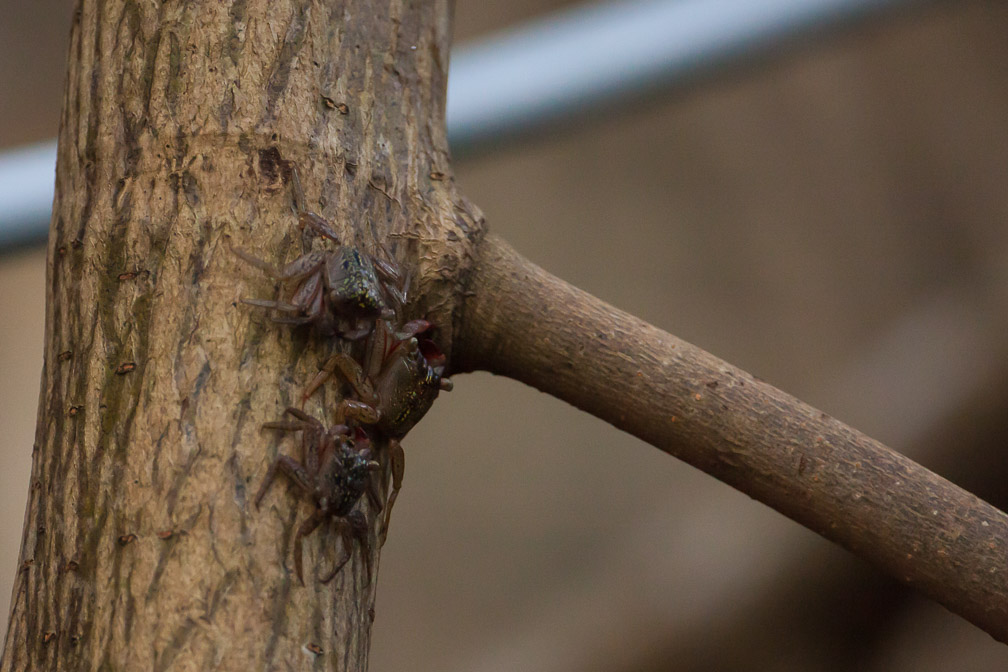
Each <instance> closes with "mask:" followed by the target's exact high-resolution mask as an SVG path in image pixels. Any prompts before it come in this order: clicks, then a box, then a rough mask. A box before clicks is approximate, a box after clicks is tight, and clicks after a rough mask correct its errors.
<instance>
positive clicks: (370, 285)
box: [326, 247, 387, 318]
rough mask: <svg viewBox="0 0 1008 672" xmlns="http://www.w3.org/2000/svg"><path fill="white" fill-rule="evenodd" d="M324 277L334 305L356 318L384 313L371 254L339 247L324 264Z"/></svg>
mask: <svg viewBox="0 0 1008 672" xmlns="http://www.w3.org/2000/svg"><path fill="white" fill-rule="evenodd" d="M326 273H327V275H328V277H327V278H326V280H327V284H328V285H329V292H330V299H331V301H332V303H333V305H334V306H335V307H336V308H338V309H340V310H342V311H345V312H346V313H348V314H350V315H353V316H355V317H359V318H376V317H380V316H382V315H383V314H385V313H386V311H387V307H386V305H385V301H384V300H383V298H382V289H381V284H380V281H379V280H378V274H377V272H376V271H375V266H374V262H373V261H372V260H371V257H369V256H368V255H366V254H364V253H363V252H361V251H360V250H358V249H357V248H356V247H341V248H340V249H339V250H338V251H337V252H335V253H334V254H333V255H332V257H331V258H330V261H329V263H328V264H327V268H326Z"/></svg>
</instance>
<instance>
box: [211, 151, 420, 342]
mask: <svg viewBox="0 0 1008 672" xmlns="http://www.w3.org/2000/svg"><path fill="white" fill-rule="evenodd" d="M290 170H291V173H290V174H291V185H292V190H293V193H294V206H295V209H296V210H297V212H298V224H299V227H300V228H301V230H304V229H306V228H307V229H308V230H309V231H311V232H313V233H315V234H317V235H321V236H322V237H323V238H328V239H329V240H332V241H334V242H336V243H337V244H338V247H337V248H336V249H335V250H315V251H312V252H308V253H306V254H303V255H301V256H300V257H298V258H297V259H295V260H294V261H291V262H290V263H288V264H286V265H285V266H283V268H277V267H275V266H274V265H273V264H271V263H269V262H268V261H265V260H263V259H260V258H259V257H257V256H255V255H254V254H251V253H250V252H247V251H245V250H243V249H241V248H239V247H232V248H231V251H232V252H233V253H234V254H235V255H236V256H237V257H239V258H240V259H242V260H243V261H245V262H246V263H248V264H250V265H251V266H255V267H256V268H258V269H259V270H261V271H262V272H264V273H265V274H266V275H268V276H270V277H271V278H273V279H274V280H276V281H278V282H279V283H280V284H281V285H284V286H285V287H287V288H288V291H287V293H286V298H280V299H256V298H246V299H242V302H243V303H246V304H248V305H251V306H256V307H259V308H266V309H268V310H273V311H275V313H276V314H275V315H274V316H273V320H274V321H275V322H280V323H284V324H294V325H301V324H311V325H314V326H315V328H316V329H317V330H318V331H319V333H320V334H322V335H323V336H340V337H342V338H345V339H348V340H358V339H361V338H364V337H365V336H367V335H368V334H369V333H371V331H372V329H373V327H374V324H375V322H376V321H377V320H379V319H392V318H393V317H394V316H395V313H396V307H397V306H400V305H402V304H403V303H405V300H406V299H405V293H406V285H407V284H408V280H404V279H403V277H402V274H401V273H400V271H399V268H398V266H397V265H396V264H395V263H394V262H392V261H390V260H384V259H379V258H376V257H372V256H370V255H368V254H366V253H364V252H362V251H361V250H359V249H358V248H356V247H354V246H351V245H343V244H342V243H341V241H340V239H339V236H338V235H337V234H336V232H335V231H334V230H333V228H332V227H331V226H330V225H329V223H328V222H327V221H326V220H325V219H324V218H323V217H321V216H320V215H318V214H316V213H314V212H310V211H309V210H308V208H307V204H306V201H305V196H304V192H303V190H302V189H301V180H300V178H299V177H298V173H297V170H296V169H295V168H294V167H293V166H291V169H290ZM386 256H388V254H387V251H386Z"/></svg>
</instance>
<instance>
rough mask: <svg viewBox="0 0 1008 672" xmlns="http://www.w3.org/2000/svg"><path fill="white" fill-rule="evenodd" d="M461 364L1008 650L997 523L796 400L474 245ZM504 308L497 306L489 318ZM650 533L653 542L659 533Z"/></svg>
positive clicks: (1005, 534) (504, 248)
mask: <svg viewBox="0 0 1008 672" xmlns="http://www.w3.org/2000/svg"><path fill="white" fill-rule="evenodd" d="M475 269H476V272H475V273H474V275H473V284H474V286H475V287H477V288H478V291H476V292H475V293H473V294H472V295H471V296H470V297H469V299H468V303H467V306H466V309H465V319H464V322H463V324H464V328H463V329H462V331H461V333H460V334H459V341H458V343H456V363H457V366H458V367H459V368H460V369H461V370H471V369H476V368H479V369H485V370H489V371H492V372H494V373H498V374H502V375H506V376H508V377H511V378H515V379H517V380H521V381H523V382H525V383H528V384H529V385H532V386H533V387H536V388H538V389H540V390H543V391H545V392H548V393H549V394H552V395H554V396H557V397H559V398H561V399H564V400H565V401H567V402H569V403H571V404H573V405H574V406H577V407H578V408H581V409H583V410H585V411H588V412H589V413H591V414H593V415H595V416H597V417H600V418H603V419H604V420H607V421H608V422H610V423H612V424H613V425H615V426H616V427H619V428H620V429H623V430H625V431H627V432H629V433H631V434H633V435H635V436H637V437H639V438H641V439H643V440H644V441H647V442H648V443H650V444H652V445H654V446H656V447H658V448H660V449H661V450H663V451H665V452H667V453H670V454H671V455H674V456H676V457H678V458H680V459H682V460H685V461H686V462H689V463H690V464H692V465H693V466H695V467H698V468H699V469H702V470H703V471H705V472H707V473H709V474H711V475H712V476H714V477H716V478H718V479H719V480H722V481H724V482H725V483H728V484H729V485H731V486H733V487H735V488H737V489H739V490H741V491H742V492H745V493H746V494H748V495H749V496H751V497H753V498H755V499H758V500H759V501H761V502H763V503H765V504H767V505H769V506H771V507H773V508H774V509H776V510H778V511H780V512H781V513H783V514H784V515H786V516H788V517H790V518H792V519H794V520H796V521H798V522H799V523H801V524H802V525H804V526H806V527H808V528H810V529H812V530H814V531H815V532H818V533H819V534H821V535H823V536H824V537H826V538H827V539H830V540H832V541H835V542H837V543H839V544H840V545H842V546H844V547H845V548H847V549H849V550H851V551H853V552H854V553H856V554H857V555H859V556H861V557H863V558H865V559H867V560H869V561H871V562H873V563H874V564H876V565H878V566H879V567H881V568H882V569H883V570H885V571H886V572H887V573H889V574H890V575H891V576H893V577H894V578H896V579H898V580H900V581H902V582H903V583H906V584H908V585H910V586H913V587H914V588H916V589H917V590H920V591H921V592H923V593H924V594H926V595H928V596H930V597H932V598H934V599H936V600H937V601H939V602H941V603H942V604H944V605H945V606H946V607H948V608H949V609H950V610H952V611H954V612H956V613H958V614H959V615H961V616H963V617H965V618H966V619H968V620H969V621H971V622H973V623H974V624H975V625H978V626H979V627H981V628H983V629H985V630H986V631H987V632H989V633H990V634H991V635H993V636H994V637H995V638H997V639H999V640H1000V641H1002V642H1008V563H1006V562H1005V559H1006V558H1008V516H1006V515H1005V514H1004V513H1002V512H1001V511H999V510H998V509H996V508H994V507H993V506H991V505H989V504H987V503H986V502H984V501H982V500H980V499H979V498H977V497H976V496H974V495H972V494H970V493H968V492H966V491H964V490H962V489H961V488H959V487H957V486H955V485H953V484H952V483H950V482H948V481H947V480H945V479H943V478H942V477H940V476H938V475H937V474H934V473H933V472H931V471H928V470H927V469H925V468H924V467H922V466H920V465H919V464H917V463H915V462H913V461H912V460H910V459H909V458H907V457H904V456H903V455H900V454H899V453H896V452H895V451H892V450H890V449H889V448H887V447H886V446H884V445H882V444H881V443H879V442H878V441H875V440H873V439H871V438H869V437H867V436H865V435H864V434H861V433H860V432H858V431H857V430H854V429H852V428H850V427H848V426H846V425H844V424H843V423H841V422H839V421H838V420H836V419H834V418H831V417H829V416H828V415H827V414H825V413H822V412H821V411H818V410H816V409H814V408H812V407H811V406H809V405H808V404H805V403H802V402H801V401H799V400H797V399H795V398H794V397H791V396H790V395H788V394H786V393H784V392H781V391H780V390H778V389H776V388H774V387H773V386H771V385H768V384H767V383H764V382H763V381H760V380H757V379H755V378H753V376H751V375H750V374H748V373H746V372H745V371H742V370H740V369H737V368H735V367H734V366H732V365H731V364H728V363H727V362H724V361H722V360H720V359H718V358H716V357H714V356H713V355H711V354H709V353H707V352H704V351H703V350H701V349H700V348H697V347H696V346H693V345H690V344H689V343H686V342H685V341H681V340H679V339H677V338H676V337H674V336H672V335H671V334H668V333H666V332H664V331H662V330H660V329H657V328H655V327H653V326H651V325H649V324H647V323H646V322H643V321H642V320H639V319H637V318H635V317H633V316H632V315H628V314H626V313H624V312H622V311H620V310H617V309H616V308H613V307H612V306H609V305H607V304H606V303H604V302H602V301H600V300H599V299H596V298H595V297H593V296H590V295H589V294H586V293H585V292H583V291H581V290H579V289H577V288H575V287H571V286H570V285H568V284H567V283H565V282H563V281H562V280H559V279H557V278H555V277H553V276H551V275H550V274H549V273H547V272H545V271H544V270H542V269H541V268H539V267H538V266H536V265H535V264H532V263H531V262H529V261H528V260H527V259H524V258H523V257H522V256H521V255H519V254H517V253H516V252H515V251H514V250H513V249H512V248H511V247H510V246H509V245H508V244H507V243H506V242H504V241H503V240H501V239H499V238H497V237H496V236H492V235H491V236H487V237H486V238H484V239H483V242H482V244H481V245H480V257H479V260H478V262H477V263H476V265H475ZM501 306H507V310H506V311H504V310H501V308H500V307H501ZM656 533H660V532H658V531H656Z"/></svg>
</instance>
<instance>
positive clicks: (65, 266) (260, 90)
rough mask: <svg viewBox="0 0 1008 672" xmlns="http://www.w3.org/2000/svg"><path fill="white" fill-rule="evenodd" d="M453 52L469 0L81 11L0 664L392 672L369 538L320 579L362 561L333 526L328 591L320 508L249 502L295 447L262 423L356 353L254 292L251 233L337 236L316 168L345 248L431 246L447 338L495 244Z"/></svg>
mask: <svg viewBox="0 0 1008 672" xmlns="http://www.w3.org/2000/svg"><path fill="white" fill-rule="evenodd" d="M449 41H450V6H449V3H448V2H447V0H441V1H437V0H435V1H430V2H421V3H411V2H405V1H397V0H349V1H346V2H337V1H335V0H332V1H309V0H233V1H231V2H217V1H216V0H212V1H211V0H205V1H202V2H189V3H172V2H167V3H160V2H152V1H146V0H82V1H81V2H79V3H78V6H77V10H76V13H75V17H74V22H73V28H72V34H71V46H70V54H69V69H68V79H67V86H66V93H65V104H64V105H65V106H64V110H63V116H62V122H61V130H60V137H59V158H58V166H57V183H56V201H55V206H54V212H53V218H52V225H51V233H50V239H49V247H48V278H47V285H48V295H47V308H46V343H45V363H44V372H43V380H42V391H41V397H40V401H39V414H38V429H37V434H36V442H35V446H34V458H33V466H32V485H31V489H30V496H29V503H28V510H27V514H26V516H27V517H26V524H25V531H24V538H23V542H22V550H21V568H22V571H21V572H20V574H19V576H18V579H17V581H16V584H15V588H14V595H13V601H12V613H11V618H10V622H9V626H8V631H7V636H6V642H5V649H4V653H3V659H2V663H0V669H2V670H4V671H7V670H18V671H20V670H42V669H52V670H55V669H59V670H98V669H103V670H106V669H107V670H113V669H114V670H166V669H174V670H210V669H219V670H232V669H233V670H250V669H254V670H263V669H270V670H275V669H309V668H311V669H319V668H321V669H330V670H362V669H364V668H365V667H366V661H367V652H368V643H369V636H370V628H371V622H372V619H373V617H374V611H373V603H374V596H375V581H374V580H371V581H370V582H369V580H368V577H367V575H366V572H365V570H364V567H365V563H364V562H363V561H362V557H361V555H360V552H359V551H355V552H354V556H353V559H352V560H351V562H350V563H349V564H348V565H347V566H346V567H345V568H344V570H343V572H342V573H341V574H340V575H338V576H337V578H336V579H335V580H334V581H333V582H332V583H331V584H329V585H328V586H323V585H321V584H319V583H318V582H317V581H315V580H314V578H313V577H314V576H315V575H316V574H317V573H322V572H324V570H326V569H327V568H328V567H330V566H331V563H332V562H333V561H334V560H336V559H338V558H339V557H340V553H341V547H340V544H339V543H338V537H337V536H336V535H334V534H332V533H330V532H327V531H326V528H325V527H323V528H321V529H320V531H319V532H316V533H315V534H313V535H312V536H310V537H307V538H306V540H305V567H306V585H305V586H304V587H302V586H301V585H300V584H299V583H298V582H297V579H296V577H295V576H294V573H293V562H292V557H291V550H292V549H291V544H292V540H293V534H294V530H295V529H296V526H297V525H298V524H299V522H300V521H302V520H304V518H305V517H306V516H307V515H308V514H309V513H310V512H311V510H312V508H311V507H310V506H309V505H308V504H307V503H306V501H305V499H304V498H302V497H301V496H299V495H298V494H297V492H296V491H295V490H293V489H290V488H285V487H284V486H282V485H280V484H279V483H278V485H277V486H274V488H273V489H272V490H271V491H270V493H269V494H268V495H267V497H266V498H265V500H264V501H263V505H262V508H261V509H260V510H256V509H255V507H254V506H253V505H252V502H251V499H252V497H253V496H254V494H255V492H256V490H257V489H258V487H259V484H260V483H261V482H262V479H263V477H264V475H265V474H266V470H267V468H268V467H269V465H270V464H271V462H272V460H273V458H274V457H275V456H276V455H277V453H278V452H284V453H290V452H292V448H293V446H294V441H293V440H292V439H290V438H285V437H281V436H279V435H277V434H276V433H272V434H271V433H268V432H263V431H261V430H260V425H261V424H262V422H263V421H268V420H274V419H278V418H279V417H280V415H281V413H282V412H283V409H284V408H285V407H286V406H287V405H289V404H291V403H293V402H296V400H297V397H298V395H299V394H300V391H301V390H302V389H303V387H304V385H305V384H306V383H307V382H308V380H309V379H310V378H311V376H312V375H313V373H314V372H315V371H316V370H317V366H318V363H319V361H320V360H321V359H323V358H324V357H325V356H326V355H327V354H329V348H331V347H332V346H331V344H325V343H319V342H318V341H316V340H315V339H313V338H312V337H311V336H310V335H309V334H308V333H307V332H306V331H304V330H302V331H297V330H292V329H290V328H288V327H286V326H283V325H277V324H275V323H273V322H271V321H269V320H268V319H267V318H266V315H265V313H263V312H262V311H258V310H256V309H254V308H250V307H249V306H246V305H243V304H241V303H239V299H241V298H243V297H265V298H269V297H271V296H273V295H274V284H273V281H272V280H271V279H269V278H267V277H265V276H264V275H263V274H262V273H261V272H260V271H258V270H256V269H254V268H252V267H251V266H249V265H248V264H246V263H244V262H242V261H241V260H239V259H238V258H236V257H235V256H234V255H233V254H231V253H230V252H229V245H231V244H234V245H237V246H240V247H242V248H243V249H246V250H249V251H251V252H252V253H254V254H257V255H259V256H261V257H262V258H264V259H266V260H267V261H269V262H270V263H273V264H275V265H281V264H282V263H284V262H286V261H290V260H292V259H294V258H295V257H297V256H299V255H300V254H302V253H303V252H304V251H305V250H306V249H308V247H310V246H311V245H316V246H318V245H322V243H320V242H318V241H314V240H310V239H308V238H307V237H303V236H302V235H301V234H300V233H299V231H298V228H297V226H296V221H297V219H296V216H295V214H294V213H293V212H292V207H291V204H292V199H291V189H290V185H289V179H290V174H291V171H290V168H291V167H292V166H293V167H296V168H298V169H299V171H300V176H301V182H302V183H303V185H304V190H305V192H306V195H307V199H308V204H309V206H310V207H311V209H313V210H316V211H317V212H319V213H320V214H322V215H324V216H325V217H326V218H328V219H329V220H331V221H332V222H333V225H334V227H335V228H336V230H337V231H338V232H339V233H340V234H341V235H342V236H344V239H345V241H346V242H348V243H353V244H356V245H358V246H359V247H361V248H362V249H364V250H366V251H373V250H374V249H375V248H376V246H377V245H379V244H384V245H385V246H386V247H387V248H388V249H389V250H390V251H391V252H392V254H393V255H394V256H395V257H396V258H398V259H400V260H406V259H408V260H410V261H409V263H408V264H406V265H405V268H406V269H407V270H408V271H410V273H411V276H412V277H413V278H414V290H415V291H414V296H418V297H423V300H422V303H418V304H416V305H412V306H411V308H410V315H408V317H419V316H426V317H428V318H429V319H430V320H431V321H433V322H434V323H435V324H436V325H438V327H439V328H440V329H441V335H442V337H441V338H439V340H440V341H441V342H443V343H444V344H445V347H448V345H450V343H451V332H452V326H453V324H454V306H453V303H452V297H453V296H455V295H456V288H457V287H456V286H457V284H458V282H459V280H460V275H461V274H463V273H464V272H465V269H466V268H468V265H469V262H468V256H469V250H470V249H471V245H472V243H473V241H474V240H476V239H478V238H479V235H480V223H479V222H480V216H479V214H478V213H477V212H476V211H474V210H473V209H472V208H471V207H470V206H469V205H468V204H467V203H466V202H465V201H464V200H462V199H461V197H459V195H458V194H457V193H456V192H455V190H454V187H453V184H452V179H451V170H450V166H449V163H448V161H449V156H448V148H447V142H446V137H445V127H444V102H445V81H446V73H447V61H448V53H449ZM448 241H451V244H447V242H448ZM332 402H333V395H332V393H323V394H321V395H319V397H318V399H317V400H316V399H314V398H313V400H312V401H311V402H310V403H309V405H308V410H310V411H312V412H313V414H314V415H315V416H316V417H318V418H320V419H322V418H327V416H328V415H329V413H328V412H327V410H326V409H331V407H332ZM365 499H366V498H365ZM362 501H363V500H362ZM363 506H364V507H365V510H366V507H367V505H366V503H365V504H364V505H363ZM368 516H369V520H372V521H374V518H375V516H374V512H373V511H370V512H368ZM371 535H372V536H371V539H372V545H371V553H372V556H373V557H372V558H371V561H372V565H373V566H374V567H375V572H377V561H378V545H377V544H376V543H374V542H375V538H374V528H373V527H372V532H371Z"/></svg>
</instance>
